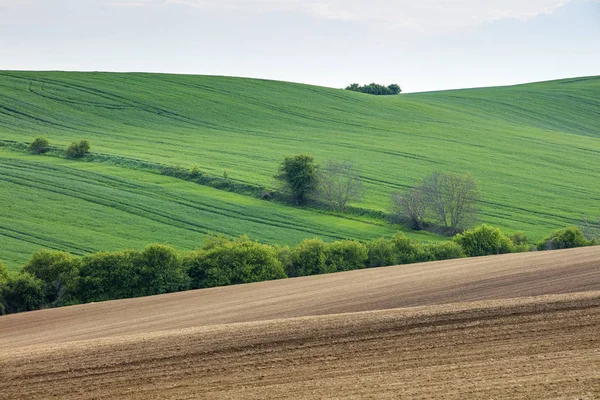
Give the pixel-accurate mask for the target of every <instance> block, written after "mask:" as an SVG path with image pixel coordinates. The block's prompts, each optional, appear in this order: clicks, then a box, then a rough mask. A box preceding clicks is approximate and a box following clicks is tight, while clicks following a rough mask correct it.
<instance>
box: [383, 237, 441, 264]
mask: <svg viewBox="0 0 600 400" xmlns="http://www.w3.org/2000/svg"><path fill="white" fill-rule="evenodd" d="M392 244H393V245H394V252H395V253H396V264H410V263H415V262H424V261H433V260H432V259H431V257H430V256H429V255H428V254H426V253H424V251H423V247H422V246H421V245H420V244H419V243H417V242H415V241H413V240H410V239H409V238H407V237H406V235H404V233H402V232H398V233H396V235H394V237H393V238H392Z"/></svg>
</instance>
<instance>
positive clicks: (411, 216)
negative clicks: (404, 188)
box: [391, 187, 427, 230]
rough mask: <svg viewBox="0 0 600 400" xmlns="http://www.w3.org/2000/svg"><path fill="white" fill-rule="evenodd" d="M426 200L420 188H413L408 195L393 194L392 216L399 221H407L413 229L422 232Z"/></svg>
mask: <svg viewBox="0 0 600 400" xmlns="http://www.w3.org/2000/svg"><path fill="white" fill-rule="evenodd" d="M426 200H427V199H426V198H425V195H424V193H423V190H422V189H421V188H420V187H416V188H413V189H411V190H410V191H408V192H407V193H402V192H395V193H392V198H391V211H392V215H394V217H396V218H397V219H399V220H404V221H406V222H407V223H408V224H409V225H410V227H411V228H412V229H415V230H421V229H423V222H424V219H425V211H426V206H427V202H426Z"/></svg>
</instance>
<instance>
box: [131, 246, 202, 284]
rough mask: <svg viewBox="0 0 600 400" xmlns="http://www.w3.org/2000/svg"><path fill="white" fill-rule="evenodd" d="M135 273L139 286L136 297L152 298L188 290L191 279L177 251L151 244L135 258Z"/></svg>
mask: <svg viewBox="0 0 600 400" xmlns="http://www.w3.org/2000/svg"><path fill="white" fill-rule="evenodd" d="M134 273H135V274H136V276H137V278H138V280H139V283H140V284H139V285H138V287H137V288H136V291H135V292H136V293H135V296H151V295H155V294H163V293H172V292H177V291H180V290H187V289H189V287H190V279H189V277H188V276H187V274H186V273H185V271H184V269H183V266H182V264H181V260H180V258H179V256H178V255H177V252H176V251H175V249H173V248H172V247H169V246H165V245H161V244H151V245H149V246H147V247H146V248H145V249H144V250H143V251H142V252H141V253H138V254H137V255H136V257H134Z"/></svg>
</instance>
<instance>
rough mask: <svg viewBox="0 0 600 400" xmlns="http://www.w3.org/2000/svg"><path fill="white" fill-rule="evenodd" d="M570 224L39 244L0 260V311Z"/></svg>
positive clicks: (447, 249) (510, 243)
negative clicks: (431, 237)
mask: <svg viewBox="0 0 600 400" xmlns="http://www.w3.org/2000/svg"><path fill="white" fill-rule="evenodd" d="M596 243H597V241H596V239H589V238H586V237H585V235H584V232H583V231H582V230H581V229H580V228H577V227H569V228H566V229H562V230H558V231H555V232H553V233H552V234H551V235H549V236H547V237H546V238H544V239H543V240H541V241H540V242H538V243H537V244H531V243H529V241H528V240H527V238H526V237H525V236H523V235H522V234H519V233H517V234H514V235H511V236H507V235H504V234H503V233H502V232H501V231H500V230H499V229H498V228H493V227H490V226H487V225H481V226H479V227H477V228H475V229H472V230H468V231H465V232H463V233H461V234H458V235H456V236H455V237H454V238H453V240H451V241H445V242H441V243H420V242H416V241H414V240H411V239H409V238H407V237H406V236H405V235H404V234H402V233H398V234H396V235H395V236H394V237H392V238H380V239H375V240H370V241H366V242H359V241H355V240H340V241H335V242H332V243H326V242H324V241H322V240H321V239H318V238H315V239H307V240H304V241H302V242H301V243H299V244H298V245H296V246H291V247H290V246H272V245H267V244H262V243H259V242H256V241H253V240H250V239H249V238H248V237H246V236H242V237H240V238H237V239H229V238H225V237H214V236H210V237H208V238H207V239H206V241H205V242H204V244H203V245H202V246H201V247H200V248H199V249H197V250H193V251H190V252H178V251H176V250H175V249H173V248H172V247H169V246H165V245H161V244H152V245H149V246H147V247H146V248H145V249H143V250H141V251H138V250H125V251H118V252H98V253H94V254H90V255H87V256H83V257H78V256H74V255H72V254H70V253H68V252H63V251H49V250H41V251H38V252H36V253H34V254H33V256H32V257H31V259H30V260H29V261H28V262H27V264H25V265H24V266H23V267H22V268H21V269H20V271H19V272H18V273H12V274H11V273H8V272H7V269H6V266H5V265H4V264H3V263H2V262H0V315H1V314H7V313H17V312H23V311H31V310H37V309H42V308H49V307H59V306H66V305H73V304H82V303H89V302H97V301H105V300H115V299H123V298H131V297H139V296H149V295H156V294H162V293H171V292H177V291H183V290H189V289H199V288H208V287H215V286H225V285H233V284H242V283H250V282H259V281H266V280H273V279H282V278H286V277H297V276H308V275H317V274H325V273H331V272H339V271H349V270H355V269H363V268H373V267H380V266H388V265H397V264H409V263H416V262H425V261H437V260H447V259H454V258H461V257H473V256H483V255H490V254H503V253H512V252H522V251H530V250H547V249H562V248H571V247H581V246H590V245H594V244H596Z"/></svg>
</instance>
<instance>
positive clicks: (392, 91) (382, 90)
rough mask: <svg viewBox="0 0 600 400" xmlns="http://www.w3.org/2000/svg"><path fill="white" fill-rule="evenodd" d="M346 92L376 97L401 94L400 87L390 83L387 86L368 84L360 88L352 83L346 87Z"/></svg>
mask: <svg viewBox="0 0 600 400" xmlns="http://www.w3.org/2000/svg"><path fill="white" fill-rule="evenodd" d="M346 90H350V91H352V92H359V93H366V94H373V95H376V96H390V95H397V94H400V93H401V92H402V89H400V86H399V85H398V84H396V83H392V84H391V85H389V86H384V85H380V84H378V83H370V84H368V85H364V86H361V85H359V84H358V83H353V84H351V85H348V86H347V87H346Z"/></svg>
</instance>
